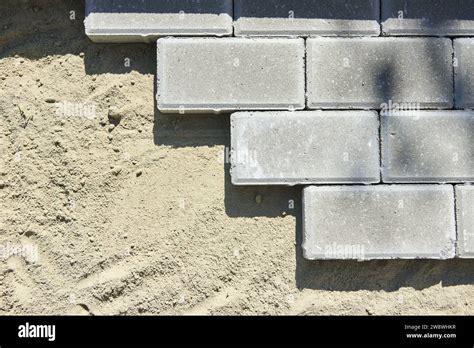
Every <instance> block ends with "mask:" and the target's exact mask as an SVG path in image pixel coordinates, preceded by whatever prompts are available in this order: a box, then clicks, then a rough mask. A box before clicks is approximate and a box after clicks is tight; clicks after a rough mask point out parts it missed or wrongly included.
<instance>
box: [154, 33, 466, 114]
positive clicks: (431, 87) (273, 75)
mask: <svg viewBox="0 0 474 348" xmlns="http://www.w3.org/2000/svg"><path fill="white" fill-rule="evenodd" d="M157 52H158V53H157V57H158V72H157V80H158V93H157V101H158V108H159V110H160V111H163V112H173V113H176V112H183V113H184V112H229V111H236V110H301V109H305V108H306V109H363V110H369V109H375V110H380V109H387V108H393V106H394V105H395V106H397V107H398V108H410V109H413V108H415V109H450V108H453V107H456V108H458V109H467V108H472V107H474V78H472V76H474V39H465V38H462V39H455V40H454V50H453V42H452V41H451V39H448V38H327V37H324V38H310V39H307V40H306V47H305V40H304V39H301V38H163V39H159V40H158V43H157ZM453 54H454V57H453ZM453 67H454V69H453ZM453 71H454V72H453ZM453 74H454V77H455V78H454V79H453ZM454 100H455V103H454Z"/></svg>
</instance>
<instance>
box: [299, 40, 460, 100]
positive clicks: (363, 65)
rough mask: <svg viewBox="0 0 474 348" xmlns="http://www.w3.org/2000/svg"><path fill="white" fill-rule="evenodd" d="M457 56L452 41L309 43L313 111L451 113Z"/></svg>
mask: <svg viewBox="0 0 474 348" xmlns="http://www.w3.org/2000/svg"><path fill="white" fill-rule="evenodd" d="M452 54H453V49H452V44H451V40H449V39H447V38H387V37H380V38H328V37H322V38H310V39H308V40H307V65H306V66H307V85H308V88H307V94H308V107H309V108H311V109H325V108H326V109H334V108H339V109H382V108H383V107H384V105H387V104H390V103H398V104H404V105H412V104H416V107H419V108H426V109H443V108H451V107H452V106H453V70H452V69H453V67H452V61H453V59H452Z"/></svg>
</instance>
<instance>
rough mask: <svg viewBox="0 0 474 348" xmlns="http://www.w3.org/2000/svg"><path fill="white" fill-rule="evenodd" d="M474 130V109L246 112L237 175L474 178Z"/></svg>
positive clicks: (263, 178)
mask: <svg viewBox="0 0 474 348" xmlns="http://www.w3.org/2000/svg"><path fill="white" fill-rule="evenodd" d="M379 126H380V136H379ZM473 134H474V112H473V111H453V110H437V111H399V112H390V113H383V114H381V115H380V124H379V115H378V114H377V113H376V112H375V111H296V112H284V111H283V112H238V113H234V114H232V116H231V154H232V156H231V157H232V161H231V176H232V182H233V183H234V184H235V185H305V184H358V183H359V184H360V183H362V184H371V183H380V182H384V183H464V182H474V137H473V136H472V135H473ZM379 137H380V139H379ZM379 148H380V149H381V154H380V153H379ZM380 174H381V175H380Z"/></svg>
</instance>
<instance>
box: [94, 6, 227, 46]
mask: <svg viewBox="0 0 474 348" xmlns="http://www.w3.org/2000/svg"><path fill="white" fill-rule="evenodd" d="M232 7H233V4H232V0H160V1H155V0H141V1H129V0H86V19H85V27H86V34H87V36H89V38H90V39H91V40H92V41H95V42H99V43H100V42H141V41H145V42H151V41H155V40H156V39H157V38H158V37H162V36H168V35H174V36H226V35H231V34H232V32H233V28H232V23H233V15H232V13H233V8H232Z"/></svg>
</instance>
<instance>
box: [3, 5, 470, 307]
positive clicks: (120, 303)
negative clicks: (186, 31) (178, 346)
mask: <svg viewBox="0 0 474 348" xmlns="http://www.w3.org/2000/svg"><path fill="white" fill-rule="evenodd" d="M32 3H34V5H33V4H32ZM83 7H84V4H83V3H82V1H74V0H65V1H60V0H54V1H53V0H36V1H31V2H30V1H18V0H4V1H2V2H1V4H0V13H2V16H1V18H0V28H1V30H2V34H1V36H0V150H1V157H0V172H1V173H0V244H5V243H8V242H10V243H34V244H35V245H37V246H38V250H39V254H40V257H39V261H38V262H37V263H36V264H33V263H27V262H26V261H25V260H24V258H22V257H10V258H8V259H7V260H0V314H65V313H84V314H88V313H91V314H139V313H141V314H199V313H210V314H235V313H238V314H369V315H370V314H474V285H473V284H474V260H451V261H374V262H367V263H357V262H333V261H326V262H321V261H320V262H309V261H305V260H304V259H303V258H302V254H301V249H300V236H301V202H300V199H301V188H278V187H274V188H262V187H251V188H245V187H234V186H232V185H231V183H230V178H229V175H228V168H227V167H225V166H224V164H223V162H222V161H221V160H220V159H221V158H222V153H223V151H224V148H225V147H226V146H229V134H230V128H229V117H228V116H227V115H210V116H205V115H189V116H188V115H181V116H176V115H162V114H160V113H158V112H157V111H156V109H154V103H155V100H154V94H155V92H156V91H155V90H154V79H155V76H154V73H155V59H156V58H155V46H154V45H144V44H131V45H98V44H93V43H92V42H90V41H89V40H88V39H87V38H86V37H85V35H84V27H83V23H82V20H83V15H84V13H83V12H84V11H83ZM71 10H75V11H76V12H77V19H76V20H75V21H70V20H69V11H71ZM81 52H83V53H84V55H82V54H81ZM125 57H128V58H130V59H131V67H130V68H127V67H124V65H123V60H124V58H125ZM49 99H54V100H55V101H57V102H66V101H70V102H84V101H91V102H93V103H96V105H97V117H95V118H93V119H86V118H84V117H82V118H81V117H63V116H61V115H58V114H57V113H56V107H55V104H54V103H51V101H52V100H49ZM46 100H48V101H49V102H50V103H48V102H46ZM109 108H112V115H114V114H117V113H118V114H120V115H121V116H122V119H121V121H120V123H119V124H118V125H117V126H116V127H115V128H114V129H112V126H111V124H110V121H109V119H108V116H107V115H108V113H109ZM113 108H116V109H113ZM20 110H21V112H20ZM112 121H113V120H112ZM114 122H115V123H117V122H116V121H114ZM140 173H141V175H140ZM257 195H261V198H262V201H261V202H260V203H256V201H259V199H255V197H256V196H257ZM291 199H292V200H294V201H295V203H296V207H295V209H293V210H291V209H288V200H291Z"/></svg>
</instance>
